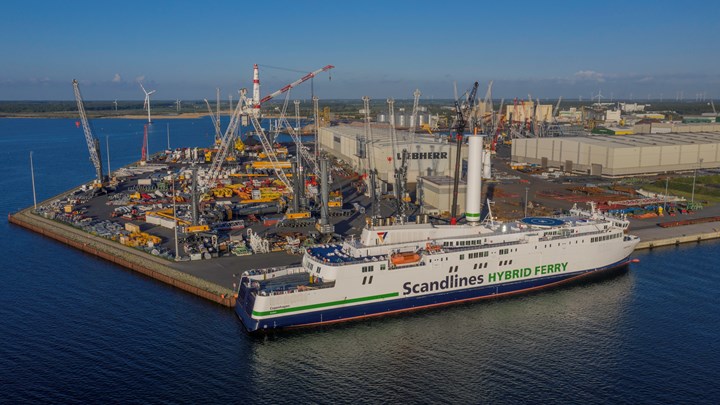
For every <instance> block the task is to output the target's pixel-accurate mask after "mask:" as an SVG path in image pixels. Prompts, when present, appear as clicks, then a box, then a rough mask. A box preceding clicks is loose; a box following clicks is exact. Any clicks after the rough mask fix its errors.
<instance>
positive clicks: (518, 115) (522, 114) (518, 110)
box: [505, 101, 554, 122]
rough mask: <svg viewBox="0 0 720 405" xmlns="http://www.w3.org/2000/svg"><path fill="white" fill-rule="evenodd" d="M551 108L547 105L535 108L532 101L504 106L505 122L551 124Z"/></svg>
mask: <svg viewBox="0 0 720 405" xmlns="http://www.w3.org/2000/svg"><path fill="white" fill-rule="evenodd" d="M553 108H554V107H553V106H552V105H549V104H538V105H537V107H536V105H535V103H534V102H532V101H521V102H519V103H518V104H517V105H507V106H505V119H506V120H507V122H511V121H512V122H525V121H531V120H535V121H536V122H551V121H552V112H553Z"/></svg>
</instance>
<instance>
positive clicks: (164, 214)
mask: <svg viewBox="0 0 720 405" xmlns="http://www.w3.org/2000/svg"><path fill="white" fill-rule="evenodd" d="M172 212H173V210H172V208H169V209H166V210H161V211H153V212H147V213H146V214H151V215H157V216H159V217H163V218H167V219H174V220H175V221H177V223H178V224H180V225H190V222H188V221H185V220H184V219H180V218H175V217H174V216H173V215H172Z"/></svg>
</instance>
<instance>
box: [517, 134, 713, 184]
mask: <svg viewBox="0 0 720 405" xmlns="http://www.w3.org/2000/svg"><path fill="white" fill-rule="evenodd" d="M511 153H512V162H513V163H515V164H517V163H530V164H538V165H541V166H543V167H554V168H559V169H561V170H564V171H566V172H573V173H582V174H592V175H599V176H603V177H625V176H638V175H651V174H659V173H665V172H679V171H691V170H695V169H699V168H705V169H708V168H718V167H720V133H711V132H693V133H673V134H638V135H599V136H588V137H568V138H562V137H558V138H524V139H513V143H512V152H511Z"/></svg>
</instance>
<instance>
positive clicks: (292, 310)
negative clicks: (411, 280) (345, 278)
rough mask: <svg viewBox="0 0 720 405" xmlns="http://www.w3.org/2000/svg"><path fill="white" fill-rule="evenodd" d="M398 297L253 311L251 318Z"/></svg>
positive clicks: (352, 299) (355, 299)
mask: <svg viewBox="0 0 720 405" xmlns="http://www.w3.org/2000/svg"><path fill="white" fill-rule="evenodd" d="M398 295H400V293H397V292H393V293H388V294H380V295H372V296H369V297H359V298H351V299H349V300H340V301H331V302H323V303H320V304H312V305H303V306H301V307H294V308H281V309H275V310H272V311H264V312H258V311H253V312H252V313H253V316H268V315H276V314H284V313H287V312H295V311H304V310H306V309H315V308H323V307H332V306H335V305H342V304H352V303H354V302H362V301H371V300H379V299H382V298H390V297H397V296H398Z"/></svg>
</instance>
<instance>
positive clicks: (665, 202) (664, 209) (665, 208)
mask: <svg viewBox="0 0 720 405" xmlns="http://www.w3.org/2000/svg"><path fill="white" fill-rule="evenodd" d="M669 180H670V176H668V175H667V173H665V196H664V197H663V215H665V213H666V212H667V198H668V181H669Z"/></svg>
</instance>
